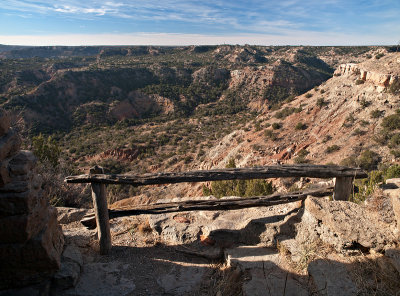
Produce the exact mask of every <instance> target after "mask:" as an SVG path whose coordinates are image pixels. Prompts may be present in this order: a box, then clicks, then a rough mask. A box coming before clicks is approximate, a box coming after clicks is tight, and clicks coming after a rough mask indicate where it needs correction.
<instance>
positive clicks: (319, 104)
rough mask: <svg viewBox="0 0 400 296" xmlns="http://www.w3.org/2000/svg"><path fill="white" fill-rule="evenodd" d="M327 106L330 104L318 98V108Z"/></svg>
mask: <svg viewBox="0 0 400 296" xmlns="http://www.w3.org/2000/svg"><path fill="white" fill-rule="evenodd" d="M325 105H328V102H326V101H325V99H324V98H318V99H317V106H318V107H320V108H322V107H323V106H325Z"/></svg>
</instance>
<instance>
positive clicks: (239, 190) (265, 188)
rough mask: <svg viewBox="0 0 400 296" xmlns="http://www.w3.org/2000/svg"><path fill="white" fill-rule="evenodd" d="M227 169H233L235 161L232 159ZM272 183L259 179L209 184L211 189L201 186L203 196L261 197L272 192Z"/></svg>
mask: <svg viewBox="0 0 400 296" xmlns="http://www.w3.org/2000/svg"><path fill="white" fill-rule="evenodd" d="M226 167H227V168H235V167H236V164H235V160H234V159H233V158H232V159H230V160H229V162H228V164H227V165H226ZM274 190H275V189H274V187H273V185H272V182H268V181H266V180H261V179H253V180H227V181H213V182H211V189H209V188H207V187H206V186H203V195H214V196H215V197H217V198H221V197H223V196H243V197H250V196H261V195H269V194H271V193H273V192H274Z"/></svg>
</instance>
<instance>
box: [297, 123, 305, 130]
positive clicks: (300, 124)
mask: <svg viewBox="0 0 400 296" xmlns="http://www.w3.org/2000/svg"><path fill="white" fill-rule="evenodd" d="M295 129H296V130H305V129H307V125H306V124H305V123H302V122H298V123H297V124H296V126H295Z"/></svg>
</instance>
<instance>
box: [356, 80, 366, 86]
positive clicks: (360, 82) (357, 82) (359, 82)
mask: <svg viewBox="0 0 400 296" xmlns="http://www.w3.org/2000/svg"><path fill="white" fill-rule="evenodd" d="M364 82H365V81H364V80H362V79H357V80H356V85H360V84H364Z"/></svg>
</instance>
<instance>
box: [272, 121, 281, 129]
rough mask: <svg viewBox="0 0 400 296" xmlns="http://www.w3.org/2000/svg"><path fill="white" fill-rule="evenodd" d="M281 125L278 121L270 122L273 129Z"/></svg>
mask: <svg viewBox="0 0 400 296" xmlns="http://www.w3.org/2000/svg"><path fill="white" fill-rule="evenodd" d="M281 127H282V124H281V123H279V122H274V123H273V124H272V128H273V129H274V130H277V129H280V128H281Z"/></svg>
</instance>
